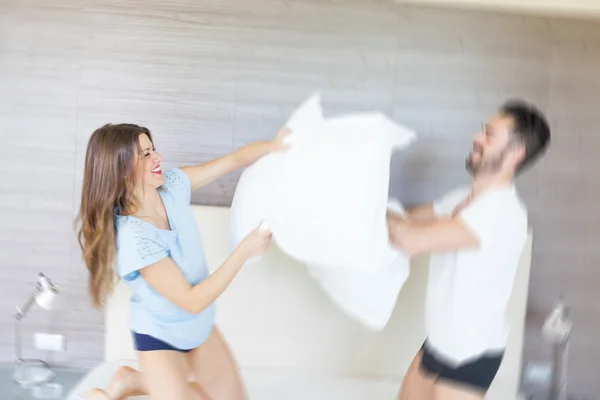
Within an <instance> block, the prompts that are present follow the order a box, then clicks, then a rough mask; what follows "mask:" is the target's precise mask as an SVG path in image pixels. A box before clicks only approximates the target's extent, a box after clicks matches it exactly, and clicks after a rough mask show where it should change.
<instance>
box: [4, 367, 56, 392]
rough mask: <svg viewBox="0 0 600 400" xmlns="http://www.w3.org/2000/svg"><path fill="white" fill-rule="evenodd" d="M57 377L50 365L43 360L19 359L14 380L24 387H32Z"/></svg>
mask: <svg viewBox="0 0 600 400" xmlns="http://www.w3.org/2000/svg"><path fill="white" fill-rule="evenodd" d="M55 377H56V374H55V373H54V371H52V370H51V369H50V366H49V365H48V364H47V363H46V362H44V361H42V360H18V361H17V362H16V363H15V372H14V374H13V380H14V381H15V382H16V383H17V384H19V386H21V387H23V388H31V387H34V386H39V385H42V384H44V383H48V382H51V381H52V380H54V378H55Z"/></svg>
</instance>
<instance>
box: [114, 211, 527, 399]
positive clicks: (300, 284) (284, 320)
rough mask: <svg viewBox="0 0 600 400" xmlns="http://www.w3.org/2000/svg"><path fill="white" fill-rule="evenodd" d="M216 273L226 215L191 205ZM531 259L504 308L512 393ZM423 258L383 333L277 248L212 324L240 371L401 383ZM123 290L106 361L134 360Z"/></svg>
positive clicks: (416, 317) (417, 310)
mask: <svg viewBox="0 0 600 400" xmlns="http://www.w3.org/2000/svg"><path fill="white" fill-rule="evenodd" d="M192 210H193V212H194V215H195V216H196V219H197V221H198V226H199V229H200V232H201V234H202V236H203V241H204V247H205V249H206V253H207V257H208V262H209V264H210V267H211V269H213V270H214V268H215V267H218V266H219V265H220V264H221V262H223V261H224V260H225V258H226V257H227V256H228V255H229V237H228V232H229V209H228V208H223V207H208V206H192ZM530 255H531V235H530V236H529V241H528V243H527V246H526V249H525V251H524V253H523V256H522V262H521V265H520V268H519V272H518V275H517V279H516V283H515V288H514V292H513V296H512V299H511V304H510V319H511V321H512V326H513V330H512V333H511V335H510V345H509V349H508V352H507V355H506V358H505V362H504V364H503V366H502V368H501V370H500V372H499V376H498V379H497V383H496V384H497V385H502V386H503V393H506V387H507V386H509V387H511V388H512V387H514V391H515V392H516V388H517V385H518V381H519V374H520V371H521V350H522V337H523V327H524V320H525V307H526V301H527V288H528V281H529V268H530ZM427 266H428V258H427V257H418V258H416V259H414V260H413V263H412V266H411V276H410V278H409V280H408V281H407V282H406V284H405V286H404V288H403V289H402V291H401V293H400V296H399V298H398V304H397V306H396V309H395V311H394V315H393V317H392V319H391V320H390V322H389V323H388V326H387V327H386V328H385V330H384V331H383V332H380V333H375V332H371V331H369V330H367V329H366V328H363V327H362V326H361V325H359V324H358V323H356V322H355V321H354V320H352V319H350V318H349V317H347V316H346V315H344V314H343V313H342V312H341V311H339V310H338V309H337V308H335V307H334V306H333V305H332V304H331V302H330V301H329V300H328V299H327V298H326V297H325V295H324V294H323V293H322V292H321V291H320V289H319V288H318V286H317V284H316V283H315V281H314V280H312V279H311V278H310V277H309V276H308V274H307V272H306V271H305V268H304V267H303V266H302V265H300V264H298V263H297V262H295V261H293V260H291V259H290V258H288V257H286V256H285V255H284V254H282V253H281V252H280V251H279V250H278V249H276V248H275V246H274V247H273V250H272V251H271V252H270V253H269V254H267V255H266V256H265V257H264V258H263V259H262V260H261V262H260V263H258V264H255V265H252V266H250V267H249V268H247V269H246V270H242V271H241V272H240V274H239V275H238V277H237V278H236V279H235V280H234V282H233V283H232V285H231V286H230V287H229V289H228V290H227V291H226V292H225V293H224V294H223V295H222V296H221V298H220V299H219V300H218V302H217V324H218V326H219V327H220V329H221V330H222V332H223V333H224V335H225V338H226V339H227V341H228V342H229V344H230V345H231V347H232V349H233V351H234V353H235V356H236V358H237V360H238V362H239V364H240V366H241V367H242V368H255V367H274V368H297V369H301V370H307V369H309V370H317V371H331V372H340V373H349V374H365V375H383V376H390V377H401V376H403V374H404V373H405V371H406V369H407V368H408V365H409V363H410V361H411V359H412V357H413V356H414V354H415V352H416V351H417V350H418V348H419V346H420V345H421V344H422V341H423V339H424V326H423V325H424V324H423V312H424V296H425V283H426V278H427ZM128 297H129V293H128V289H127V287H126V286H125V285H124V284H123V283H119V285H118V286H117V288H116V291H115V293H114V294H113V296H112V297H111V299H110V301H109V302H108V305H107V308H106V343H105V358H106V360H118V359H123V360H131V359H134V358H135V354H134V352H133V350H132V345H131V336H130V333H129V330H128V313H129V305H128Z"/></svg>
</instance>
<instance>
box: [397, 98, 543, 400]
mask: <svg viewBox="0 0 600 400" xmlns="http://www.w3.org/2000/svg"><path fill="white" fill-rule="evenodd" d="M549 143H550V129H549V127H548V123H547V121H546V119H545V117H544V116H543V114H542V113H541V112H540V111H538V110H537V109H536V108H535V107H533V106H531V105H529V104H526V103H524V102H520V101H513V102H508V103H506V104H505V105H503V106H502V107H501V108H500V109H499V111H498V112H497V114H496V115H494V116H493V117H492V118H491V119H490V120H489V121H488V122H487V123H485V124H484V126H483V129H482V132H480V133H479V134H477V136H476V137H475V139H474V141H473V150H472V152H471V153H470V155H469V156H468V157H467V160H466V167H467V170H468V171H469V172H470V174H471V176H472V183H471V185H470V186H469V185H466V186H465V187H463V188H458V189H456V190H454V191H452V192H450V193H449V194H447V195H446V196H444V197H443V198H442V199H440V200H439V201H437V202H434V203H433V204H429V205H424V206H420V207H417V208H415V209H412V210H410V211H409V212H408V213H407V215H406V217H405V218H403V217H402V216H400V215H397V214H392V213H388V228H389V235H390V240H391V242H392V244H393V245H395V246H397V247H398V248H400V249H402V250H403V251H404V252H406V253H407V254H408V255H416V254H420V253H431V264H430V272H429V282H428V288H427V300H426V329H427V339H426V340H425V343H424V344H423V347H422V348H421V349H420V350H419V352H418V354H417V355H416V357H415V358H414V360H413V362H412V364H411V365H410V367H409V370H408V372H407V375H406V378H405V379H404V382H403V384H402V388H401V390H400V400H475V399H483V398H484V395H485V393H486V392H487V390H488V389H489V387H490V385H491V383H492V381H493V380H494V378H495V376H496V373H497V372H498V369H499V367H500V364H501V362H502V359H503V356H504V351H505V348H506V343H507V336H508V330H509V327H508V326H507V323H506V321H505V312H506V307H507V302H508V299H509V297H510V294H511V291H512V287H513V282H514V277H515V273H516V270H517V266H518V263H519V259H520V257H521V252H522V251H523V247H524V244H525V241H526V238H527V212H526V210H525V207H524V206H523V205H522V202H521V200H520V199H519V197H518V194H517V192H516V190H515V187H514V182H513V180H514V177H515V176H516V175H518V174H520V173H521V172H523V171H524V169H525V168H526V167H528V166H530V165H531V164H532V163H533V162H534V161H535V160H536V159H538V158H539V157H540V156H541V155H542V154H543V153H544V151H545V150H546V148H547V146H548V145H549Z"/></svg>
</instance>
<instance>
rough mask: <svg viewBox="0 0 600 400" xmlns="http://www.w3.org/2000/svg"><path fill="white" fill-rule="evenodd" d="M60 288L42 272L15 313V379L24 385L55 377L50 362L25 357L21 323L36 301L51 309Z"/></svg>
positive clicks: (35, 383) (28, 385)
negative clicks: (31, 290)
mask: <svg viewBox="0 0 600 400" xmlns="http://www.w3.org/2000/svg"><path fill="white" fill-rule="evenodd" d="M59 293H60V288H59V287H58V286H55V285H54V284H53V283H52V282H51V281H50V279H48V278H47V277H46V276H45V275H44V274H42V273H41V272H40V273H39V274H38V282H37V285H36V288H35V290H34V291H33V293H31V295H30V296H29V299H27V301H26V302H25V304H24V305H23V307H20V308H19V307H17V312H16V314H15V356H16V361H15V363H16V365H15V372H14V374H13V379H14V381H15V382H17V383H18V384H19V385H21V386H22V387H32V386H37V385H40V384H43V383H46V382H49V381H51V380H52V379H54V377H55V374H54V372H53V371H52V370H51V369H50V367H49V366H48V364H47V363H46V362H44V361H42V360H32V359H24V358H23V356H22V353H21V352H22V344H21V323H22V321H23V319H24V318H25V317H26V316H27V313H29V310H31V307H32V306H33V305H34V303H37V305H38V306H40V307H41V308H43V309H45V310H51V309H52V306H53V305H54V303H55V301H56V298H57V297H58V294H59Z"/></svg>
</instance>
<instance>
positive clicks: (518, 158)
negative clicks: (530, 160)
mask: <svg viewBox="0 0 600 400" xmlns="http://www.w3.org/2000/svg"><path fill="white" fill-rule="evenodd" d="M525 155H526V151H525V146H524V145H522V144H517V145H516V146H514V147H513V149H512V151H511V157H512V159H513V162H514V163H515V165H520V164H521V163H522V162H523V161H525Z"/></svg>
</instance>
